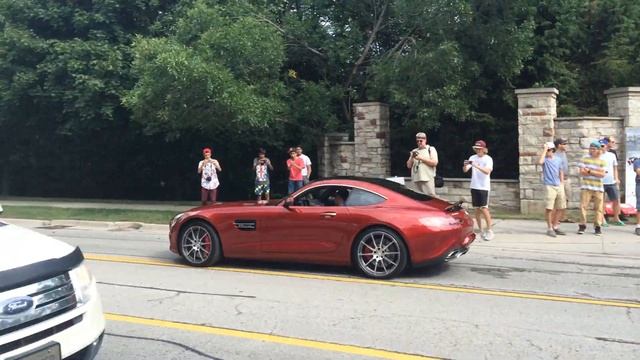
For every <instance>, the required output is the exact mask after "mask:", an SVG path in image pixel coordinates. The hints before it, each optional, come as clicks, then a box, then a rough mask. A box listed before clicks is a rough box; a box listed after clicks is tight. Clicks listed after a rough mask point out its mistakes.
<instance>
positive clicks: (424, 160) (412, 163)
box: [407, 132, 438, 196]
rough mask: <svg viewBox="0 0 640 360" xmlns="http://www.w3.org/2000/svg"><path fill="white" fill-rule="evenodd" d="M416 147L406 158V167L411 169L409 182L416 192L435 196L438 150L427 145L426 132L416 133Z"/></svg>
mask: <svg viewBox="0 0 640 360" xmlns="http://www.w3.org/2000/svg"><path fill="white" fill-rule="evenodd" d="M416 143H417V145H418V147H417V148H415V149H413V150H411V152H410V153H409V159H407V168H408V169H411V182H413V185H414V188H415V190H416V191H417V192H419V193H423V194H425V195H430V196H436V186H435V177H436V166H438V151H437V150H436V148H435V147H433V146H431V145H427V134H425V133H423V132H419V133H417V134H416Z"/></svg>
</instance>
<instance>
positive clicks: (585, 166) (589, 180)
mask: <svg viewBox="0 0 640 360" xmlns="http://www.w3.org/2000/svg"><path fill="white" fill-rule="evenodd" d="M601 147H602V146H601V145H600V143H599V142H598V141H594V142H592V143H591V144H590V145H589V156H586V157H584V158H582V160H581V161H580V163H579V164H578V166H579V168H580V177H581V179H582V184H581V186H580V190H581V191H580V223H579V224H578V234H584V231H585V230H586V229H587V207H588V206H589V204H590V203H591V202H592V201H593V207H594V209H595V212H596V214H595V219H594V221H593V225H594V230H595V231H594V234H595V235H597V236H600V235H602V229H601V228H600V226H602V224H601V221H602V219H603V214H602V201H603V195H604V187H603V186H602V178H603V177H604V175H605V168H606V166H607V164H606V162H605V161H604V160H602V159H600V149H601Z"/></svg>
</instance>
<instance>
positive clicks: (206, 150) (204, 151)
mask: <svg viewBox="0 0 640 360" xmlns="http://www.w3.org/2000/svg"><path fill="white" fill-rule="evenodd" d="M202 152H203V153H209V154H211V148H208V147H206V148H204V149H202Z"/></svg>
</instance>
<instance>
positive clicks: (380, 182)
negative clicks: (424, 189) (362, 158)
mask: <svg viewBox="0 0 640 360" xmlns="http://www.w3.org/2000/svg"><path fill="white" fill-rule="evenodd" d="M325 182H327V183H331V182H344V184H345V185H350V184H351V185H354V183H358V182H360V183H367V184H371V185H376V186H379V187H382V188H384V189H386V190H388V191H392V192H395V193H398V194H402V195H404V196H407V197H409V198H411V199H414V200H418V201H425V200H431V199H433V197H431V196H429V195H425V194H421V193H417V192H415V191H413V190H410V189H407V188H406V187H405V186H404V185H402V184H399V183H397V182H395V181H391V180H387V179H382V178H371V177H360V176H335V177H329V178H322V179H318V180H314V181H313V183H318V184H322V183H325ZM360 185H362V184H360Z"/></svg>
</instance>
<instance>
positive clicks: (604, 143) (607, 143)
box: [598, 138, 609, 145]
mask: <svg viewBox="0 0 640 360" xmlns="http://www.w3.org/2000/svg"><path fill="white" fill-rule="evenodd" d="M598 142H599V143H600V145H609V139H608V138H602V139H600V140H598Z"/></svg>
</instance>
